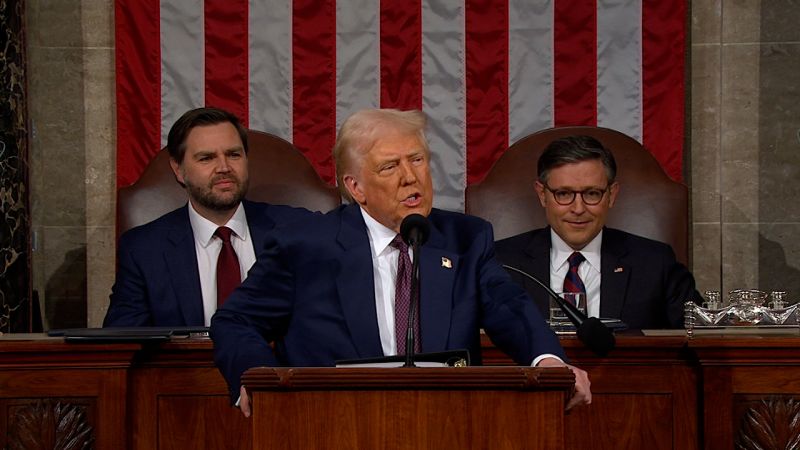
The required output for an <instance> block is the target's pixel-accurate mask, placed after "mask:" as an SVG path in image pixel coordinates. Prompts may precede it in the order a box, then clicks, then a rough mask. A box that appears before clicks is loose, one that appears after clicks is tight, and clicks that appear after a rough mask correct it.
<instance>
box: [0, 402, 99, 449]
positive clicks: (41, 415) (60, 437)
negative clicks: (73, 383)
mask: <svg viewBox="0 0 800 450" xmlns="http://www.w3.org/2000/svg"><path fill="white" fill-rule="evenodd" d="M93 442H94V434H93V430H92V427H91V426H90V425H89V421H88V420H87V418H86V411H85V409H84V408H83V407H81V406H77V405H72V404H68V403H61V402H59V401H55V400H50V399H44V400H37V401H35V402H33V403H31V404H30V405H28V406H25V407H23V408H21V409H20V410H18V411H17V413H16V414H14V416H13V417H12V418H11V426H10V428H9V431H8V446H9V447H8V448H9V449H10V450H34V449H35V450H39V449H41V450H44V449H53V450H87V449H90V448H92V443H93Z"/></svg>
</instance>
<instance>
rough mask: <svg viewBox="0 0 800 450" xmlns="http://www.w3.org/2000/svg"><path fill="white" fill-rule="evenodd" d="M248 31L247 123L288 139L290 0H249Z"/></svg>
mask: <svg viewBox="0 0 800 450" xmlns="http://www.w3.org/2000/svg"><path fill="white" fill-rule="evenodd" d="M248 30H249V43H248V66H249V67H250V74H249V79H250V81H249V83H250V86H249V97H250V98H249V104H250V107H249V112H248V113H249V115H250V118H249V126H250V128H252V129H255V130H261V131H266V132H269V133H273V134H276V135H278V136H280V137H282V138H283V139H286V140H287V141H289V142H291V141H292V138H293V136H294V134H293V129H292V127H293V125H292V101H293V98H292V73H293V72H292V2H291V0H270V1H256V0H251V1H250V10H249V14H248Z"/></svg>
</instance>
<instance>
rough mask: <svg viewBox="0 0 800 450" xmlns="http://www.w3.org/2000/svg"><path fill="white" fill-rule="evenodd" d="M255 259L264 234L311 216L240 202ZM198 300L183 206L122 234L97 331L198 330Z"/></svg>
mask: <svg viewBox="0 0 800 450" xmlns="http://www.w3.org/2000/svg"><path fill="white" fill-rule="evenodd" d="M243 204H244V210H245V215H246V216H247V226H248V228H249V229H250V235H251V236H252V239H253V248H254V250H255V253H256V256H258V252H259V250H260V249H261V247H262V246H263V245H264V236H265V235H266V233H267V231H269V230H271V229H273V228H275V226H277V225H281V224H284V223H288V222H290V221H293V220H296V219H299V218H301V217H304V216H305V215H307V214H311V213H310V212H309V211H307V210H305V209H301V208H292V207H289V206H281V205H268V204H266V203H256V202H250V201H246V200H245V201H244V202H243ZM204 324H205V320H204V317H203V296H202V293H201V291H200V274H199V272H198V269H197V253H196V252H195V245H194V235H193V233H192V226H191V224H190V222H189V209H188V206H187V205H184V206H183V207H181V208H178V209H176V210H175V211H172V212H169V213H167V214H165V215H163V216H161V217H160V218H158V219H156V220H154V221H152V222H150V223H147V224H145V225H142V226H139V227H136V228H133V229H131V230H129V231H127V232H125V233H124V234H123V235H122V236H121V237H120V240H119V246H118V250H117V276H116V280H115V282H114V287H113V288H112V291H111V304H110V305H109V308H108V312H107V313H106V317H105V320H104V321H103V326H106V327H109V326H116V327H136V326H203V325H204Z"/></svg>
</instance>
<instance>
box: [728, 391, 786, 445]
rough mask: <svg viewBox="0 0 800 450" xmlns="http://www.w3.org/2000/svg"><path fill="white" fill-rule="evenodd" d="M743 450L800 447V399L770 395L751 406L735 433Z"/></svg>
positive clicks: (737, 441) (737, 442)
mask: <svg viewBox="0 0 800 450" xmlns="http://www.w3.org/2000/svg"><path fill="white" fill-rule="evenodd" d="M736 448H737V449H740V450H765V449H796V448H800V401H798V400H797V399H794V398H792V397H787V396H775V397H770V398H766V399H764V400H762V401H761V402H758V403H757V404H756V405H755V406H752V407H750V408H749V409H747V411H746V412H745V414H744V418H743V419H742V426H741V428H740V429H739V432H738V435H737V436H736Z"/></svg>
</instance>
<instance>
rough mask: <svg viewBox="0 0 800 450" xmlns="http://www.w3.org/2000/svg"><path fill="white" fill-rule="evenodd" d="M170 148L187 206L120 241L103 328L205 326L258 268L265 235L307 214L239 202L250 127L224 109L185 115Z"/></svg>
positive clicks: (245, 176)
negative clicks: (253, 266)
mask: <svg viewBox="0 0 800 450" xmlns="http://www.w3.org/2000/svg"><path fill="white" fill-rule="evenodd" d="M167 150H168V151H169V155H170V166H171V167H172V171H173V172H174V173H175V178H176V180H177V181H178V183H180V184H181V185H182V186H183V187H185V188H186V192H187V194H188V195H189V202H188V203H187V204H186V205H184V206H183V207H181V208H178V209H176V210H175V211H172V212H170V213H167V214H165V215H163V216H161V217H160V218H158V219H156V220H154V221H152V222H150V223H148V224H145V225H142V226H139V227H136V228H134V229H132V230H130V231H128V232H126V233H125V234H123V235H122V237H120V240H119V245H118V256H117V265H118V268H117V277H116V281H115V283H114V287H113V288H112V292H111V304H110V306H109V308H108V312H107V314H106V317H105V320H104V323H103V326H106V327H114V326H116V327H120V326H125V327H130V326H208V325H209V323H210V321H211V316H212V315H213V314H214V312H215V311H216V310H217V306H218V305H221V304H222V303H223V302H224V301H225V299H226V298H227V296H228V294H229V293H230V292H231V291H232V290H233V289H234V288H235V287H236V286H237V285H238V284H239V283H240V282H241V281H242V279H244V278H245V276H246V275H247V271H248V270H250V267H251V266H252V265H253V263H255V261H256V252H257V251H258V250H259V249H260V248H261V247H262V245H263V242H264V237H265V234H266V233H267V231H269V230H271V229H272V228H274V227H275V226H277V225H281V224H284V223H287V222H289V221H292V220H295V219H299V218H301V217H304V216H306V215H307V214H309V212H308V211H306V210H304V209H300V208H291V207H288V206H278V205H268V204H266V203H255V202H250V201H247V200H243V198H244V195H245V193H246V192H247V186H248V181H249V175H248V169H247V150H248V148H247V130H245V128H244V127H243V126H242V125H241V124H240V122H239V120H238V119H237V118H236V116H234V115H233V114H231V113H229V112H227V111H223V110H220V109H216V108H198V109H194V110H191V111H188V112H186V113H185V114H184V115H183V116H181V118H180V119H178V120H177V122H175V124H174V125H173V126H172V128H171V129H170V131H169V136H168V138H167ZM218 274H219V276H218Z"/></svg>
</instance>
